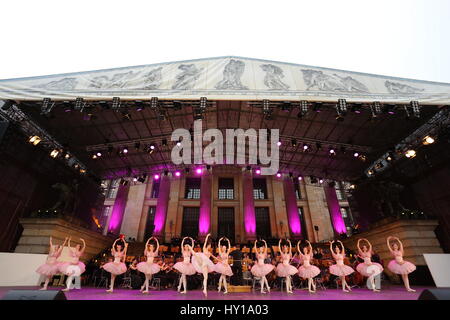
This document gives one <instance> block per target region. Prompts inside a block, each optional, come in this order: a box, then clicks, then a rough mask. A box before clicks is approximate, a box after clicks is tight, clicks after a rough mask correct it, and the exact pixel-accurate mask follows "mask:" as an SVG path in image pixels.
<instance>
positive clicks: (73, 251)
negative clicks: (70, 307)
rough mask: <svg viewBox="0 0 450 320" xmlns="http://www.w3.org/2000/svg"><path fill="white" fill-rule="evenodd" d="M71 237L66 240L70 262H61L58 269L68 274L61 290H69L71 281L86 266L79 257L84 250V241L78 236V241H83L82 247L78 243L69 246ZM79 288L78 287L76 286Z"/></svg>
mask: <svg viewBox="0 0 450 320" xmlns="http://www.w3.org/2000/svg"><path fill="white" fill-rule="evenodd" d="M70 240H71V238H70V237H69V239H68V240H67V247H69V256H70V262H66V263H62V264H61V265H60V268H59V271H61V273H64V274H65V275H67V276H68V278H67V281H66V288H65V289H63V290H62V291H69V290H70V289H72V281H73V279H74V278H75V277H79V276H80V275H81V274H82V273H83V272H84V271H85V270H86V266H85V265H84V263H83V262H81V261H80V257H81V256H82V255H83V253H84V250H85V249H86V242H85V241H84V239H81V238H80V241H81V242H82V243H83V247H81V245H80V244H77V245H76V246H75V247H73V248H72V247H71V246H70ZM77 289H79V288H77Z"/></svg>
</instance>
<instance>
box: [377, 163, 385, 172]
mask: <svg viewBox="0 0 450 320" xmlns="http://www.w3.org/2000/svg"><path fill="white" fill-rule="evenodd" d="M383 167H384V164H383V162H378V163H377V164H376V165H375V169H377V170H379V169H381V168H383Z"/></svg>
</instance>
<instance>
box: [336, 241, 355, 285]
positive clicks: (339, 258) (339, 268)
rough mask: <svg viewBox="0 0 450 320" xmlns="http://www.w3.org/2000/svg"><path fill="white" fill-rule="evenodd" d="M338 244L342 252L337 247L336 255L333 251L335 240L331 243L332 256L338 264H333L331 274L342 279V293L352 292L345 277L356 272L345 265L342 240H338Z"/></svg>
mask: <svg viewBox="0 0 450 320" xmlns="http://www.w3.org/2000/svg"><path fill="white" fill-rule="evenodd" d="M337 242H339V243H340V245H341V250H342V252H341V250H340V249H339V246H336V253H335V252H334V251H333V243H334V240H333V241H330V251H331V254H332V256H333V258H334V260H336V264H333V265H332V266H330V273H331V274H334V275H335V276H338V277H339V278H340V279H341V283H342V291H344V292H350V291H352V290H351V289H350V286H349V285H348V284H347V281H346V280H345V277H346V276H348V275H349V274H352V273H353V272H355V270H353V268H352V267H349V266H347V265H345V264H344V257H345V248H344V244H343V243H342V241H340V240H338V241H337ZM345 288H347V289H345Z"/></svg>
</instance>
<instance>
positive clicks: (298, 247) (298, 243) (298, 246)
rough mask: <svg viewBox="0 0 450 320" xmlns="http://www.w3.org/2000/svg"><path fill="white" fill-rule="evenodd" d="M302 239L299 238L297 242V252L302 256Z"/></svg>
mask: <svg viewBox="0 0 450 320" xmlns="http://www.w3.org/2000/svg"><path fill="white" fill-rule="evenodd" d="M301 242H302V241H301V240H299V241H298V242H297V253H298V255H299V256H300V257H301V256H303V253H302V251H301V250H300V243H301Z"/></svg>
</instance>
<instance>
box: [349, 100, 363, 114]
mask: <svg viewBox="0 0 450 320" xmlns="http://www.w3.org/2000/svg"><path fill="white" fill-rule="evenodd" d="M361 109H362V104H361V103H354V104H353V105H352V107H351V110H352V112H354V113H356V114H360V113H361Z"/></svg>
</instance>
